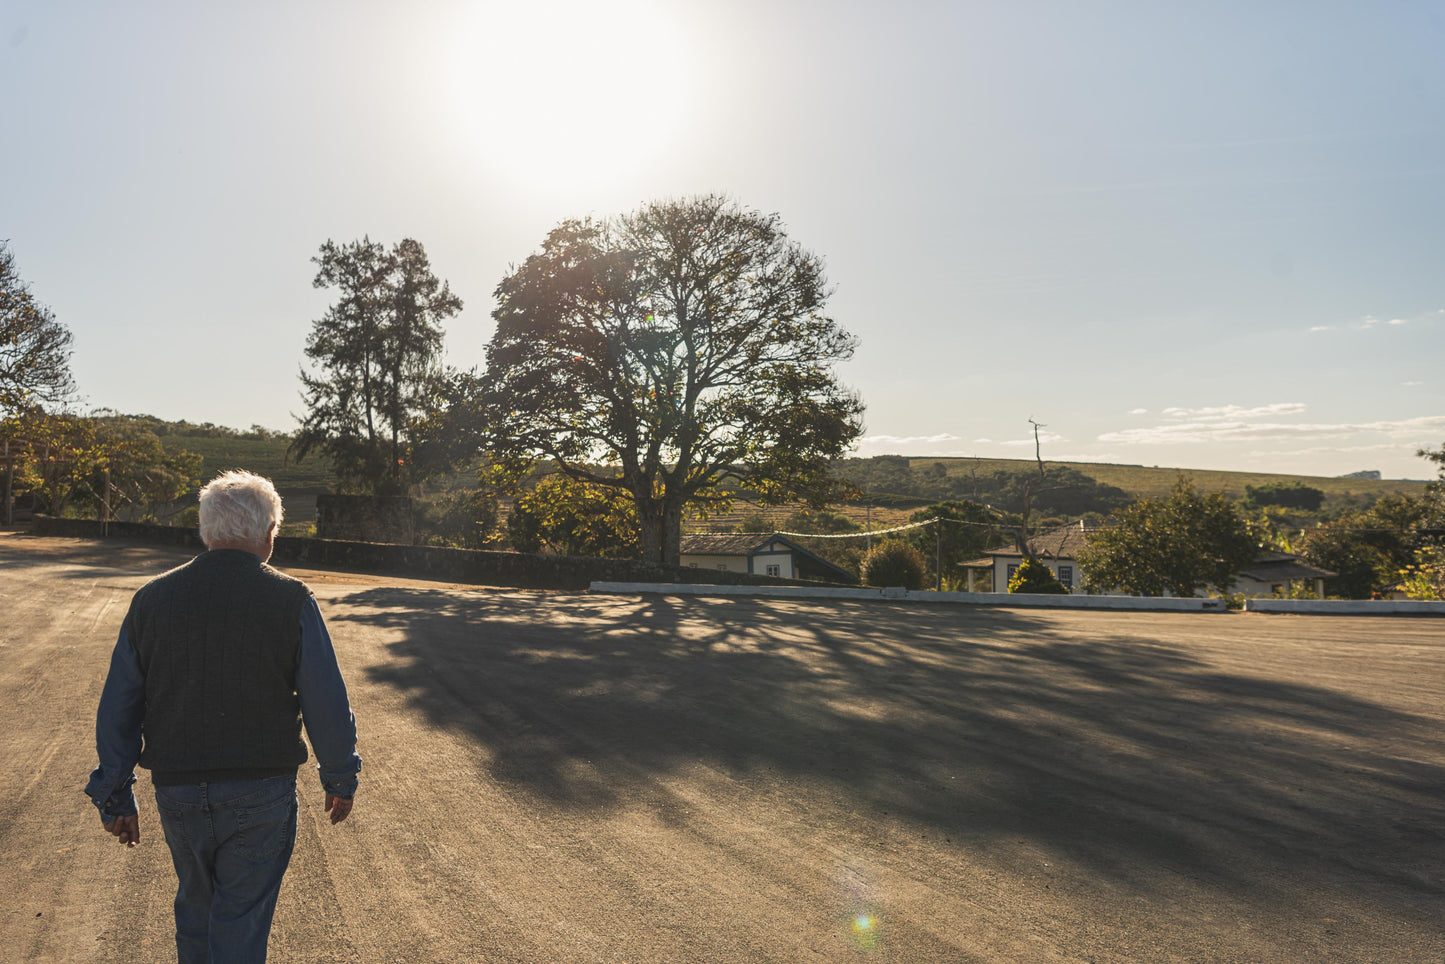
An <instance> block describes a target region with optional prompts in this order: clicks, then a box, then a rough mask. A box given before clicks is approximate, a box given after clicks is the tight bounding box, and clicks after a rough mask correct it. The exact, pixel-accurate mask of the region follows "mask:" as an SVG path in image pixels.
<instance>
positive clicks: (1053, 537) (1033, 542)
mask: <svg viewBox="0 0 1445 964" xmlns="http://www.w3.org/2000/svg"><path fill="white" fill-rule="evenodd" d="M1101 528H1103V526H1099V525H1095V524H1093V523H1086V522H1071V523H1069V524H1068V525H1066V526H1059V527H1058V528H1056V529H1050V530H1049V531H1048V532H1040V533H1039V534H1038V535H1036V536H1034V537H1033V538H1032V539H1030V540H1029V548H1031V549H1033V551H1034V555H1036V556H1038V557H1039V558H1041V559H1073V558H1075V557H1076V556H1078V554H1079V550H1081V549H1083V548H1084V546H1085V545H1087V544H1088V540H1089V534H1090V533H1092V532H1098V531H1099V530H1100V529H1101ZM988 554H989V555H990V556H1017V555H1021V553H1020V552H1019V551H1018V549H1016V548H1015V547H1013V546H1011V545H1010V546H1000V547H999V548H997V549H990V550H989V551H988ZM986 561H987V560H984V559H978V560H975V561H974V562H967V563H964V565H966V566H972V565H974V564H975V563H983V562H986Z"/></svg>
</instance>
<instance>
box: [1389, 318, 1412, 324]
mask: <svg viewBox="0 0 1445 964" xmlns="http://www.w3.org/2000/svg"><path fill="white" fill-rule="evenodd" d="M1409 323H1410V322H1409V321H1407V320H1405V319H1404V318H1391V319H1390V324H1392V325H1408V324H1409Z"/></svg>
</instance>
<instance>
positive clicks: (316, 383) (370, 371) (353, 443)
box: [291, 238, 462, 494]
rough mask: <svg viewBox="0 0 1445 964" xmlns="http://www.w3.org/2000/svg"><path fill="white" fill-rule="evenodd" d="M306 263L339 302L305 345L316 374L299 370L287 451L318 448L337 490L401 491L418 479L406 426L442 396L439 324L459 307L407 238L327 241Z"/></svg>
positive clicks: (296, 452) (300, 453) (303, 452)
mask: <svg viewBox="0 0 1445 964" xmlns="http://www.w3.org/2000/svg"><path fill="white" fill-rule="evenodd" d="M312 261H314V262H315V263H316V265H317V273H316V279H315V281H314V284H315V286H316V287H317V288H334V289H336V291H337V294H338V297H337V301H336V303H335V304H333V305H332V306H331V307H330V308H329V309H327V312H326V314H325V315H324V316H322V317H321V318H320V319H318V320H317V321H316V322H315V323H314V324H313V325H312V329H311V335H310V337H309V338H308V339H307V342H306V355H307V357H308V358H310V359H311V361H312V362H313V363H314V365H315V368H314V370H313V371H312V372H307V371H306V370H305V369H303V370H302V372H301V383H302V386H303V387H304V391H303V392H302V397H303V399H304V400H305V402H306V408H307V411H306V415H305V417H304V418H302V419H300V421H301V428H300V430H299V431H298V432H297V433H296V437H295V439H294V440H293V442H292V444H291V452H292V454H294V455H295V456H296V458H298V459H301V458H305V457H306V455H307V454H308V453H309V452H311V451H312V450H313V449H320V450H321V451H323V452H325V453H326V454H327V455H328V456H330V457H331V459H332V462H333V464H334V465H335V468H336V474H337V479H338V482H339V483H340V485H341V487H342V488H343V489H346V488H352V489H360V490H363V491H370V492H373V493H377V494H397V493H400V492H402V491H404V490H405V489H406V487H407V486H408V485H409V484H411V483H412V482H415V481H417V480H418V474H419V473H418V471H417V468H416V460H415V458H414V454H415V453H414V449H415V448H416V439H415V437H414V432H413V428H414V426H415V425H416V423H417V421H418V420H419V419H421V418H423V417H424V416H425V414H426V413H427V411H428V409H429V407H430V402H431V399H432V396H433V395H434V394H435V393H436V392H437V391H439V390H440V382H439V378H440V374H441V356H442V323H443V322H445V321H446V319H448V318H450V317H452V316H453V315H455V314H456V313H457V312H459V311H461V309H462V301H461V299H460V298H458V297H457V296H456V295H454V294H452V292H451V289H450V288H449V287H448V286H447V283H446V282H445V281H442V280H440V279H438V278H437V277H436V275H435V274H433V273H432V270H431V264H430V262H429V261H428V260H427V255H426V249H425V248H423V247H422V245H421V243H420V242H418V241H414V240H412V239H411V238H407V239H405V240H403V241H401V242H399V243H397V244H396V245H394V246H392V247H391V248H390V249H388V248H386V247H385V246H384V245H382V244H379V243H377V242H374V241H372V240H371V239H370V238H362V239H361V240H360V241H353V242H351V243H349V244H336V243H335V242H333V241H327V242H326V243H325V244H323V245H322V246H321V253H320V254H319V255H317V256H316V257H315V258H313V259H312Z"/></svg>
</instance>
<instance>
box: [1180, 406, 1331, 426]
mask: <svg viewBox="0 0 1445 964" xmlns="http://www.w3.org/2000/svg"><path fill="white" fill-rule="evenodd" d="M1304 410H1305V404H1304V403H1303V402H1275V403H1274V404H1273V405H1256V406H1254V407H1252V408H1246V407H1245V406H1243V405H1216V406H1206V407H1204V408H1181V407H1178V406H1173V407H1170V408H1166V409H1164V411H1163V413H1162V414H1163V416H1164V417H1165V418H1169V419H1192V420H1194V421H1201V422H1207V421H1214V420H1217V419H1230V418H1261V417H1263V416H1266V415H1299V414H1300V413H1302V412H1303V411H1304Z"/></svg>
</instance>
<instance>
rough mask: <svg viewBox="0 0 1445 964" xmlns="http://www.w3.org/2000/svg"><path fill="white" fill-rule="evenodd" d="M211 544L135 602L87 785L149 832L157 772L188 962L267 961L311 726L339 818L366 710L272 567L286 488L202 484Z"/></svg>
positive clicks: (240, 478)
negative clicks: (144, 808)
mask: <svg viewBox="0 0 1445 964" xmlns="http://www.w3.org/2000/svg"><path fill="white" fill-rule="evenodd" d="M200 522H201V540H202V541H203V542H204V543H205V544H206V551H205V552H203V553H201V554H200V555H199V556H197V557H196V558H195V559H192V560H191V561H190V562H188V563H187V564H185V565H184V566H181V567H180V568H178V569H173V570H171V571H170V572H168V573H166V574H164V575H162V576H159V577H157V578H156V579H153V580H152V581H150V582H149V583H147V584H146V585H145V586H143V587H142V588H141V589H140V590H139V591H138V592H137V593H136V594H135V596H134V597H133V598H132V600H131V604H130V611H129V612H128V613H127V614H126V617H125V622H124V623H122V624H121V629H120V638H119V639H118V640H117V642H116V645H115V652H114V653H113V655H112V656H111V661H110V673H109V675H108V676H107V677H106V681H105V689H104V691H103V692H102V693H101V697H100V709H99V713H98V714H97V719H96V749H97V751H98V753H99V755H100V765H99V766H98V767H96V769H95V771H94V772H93V773H92V774H91V776H90V783H89V785H88V786H87V787H86V793H87V794H89V795H90V798H91V799H92V800H94V801H95V805H96V806H97V807H98V808H99V809H100V819H101V823H102V824H103V825H104V826H105V829H106V830H108V831H109V832H110V833H112V834H113V835H115V836H116V837H117V838H119V840H120V842H121V843H123V844H126V845H128V846H131V847H133V846H135V845H136V844H137V843H139V842H140V822H139V821H140V818H139V816H138V814H137V810H136V802H135V796H134V794H133V793H132V791H131V787H132V785H133V784H134V783H135V772H134V771H135V766H136V764H137V763H139V764H140V765H141V766H143V767H145V768H146V769H148V770H150V771H151V782H152V783H153V784H154V785H155V794H156V810H157V811H158V812H159V814H160V823H161V828H162V830H164V832H165V836H166V843H167V844H168V845H169V846H170V850H171V860H172V862H173V863H174V864H175V869H176V877H177V878H178V880H179V886H178V887H177V890H176V902H175V910H176V948H177V951H178V953H179V958H180V964H205V962H210V964H222V962H236V964H242V962H245V964H249V962H260V961H265V960H266V942H267V939H268V938H269V936H270V933H271V917H272V914H273V913H274V912H275V910H276V898H277V895H278V894H279V893H280V890H281V878H282V876H283V875H284V874H285V873H286V867H287V865H288V864H289V863H290V861H291V851H292V848H293V847H294V846H295V843H296V814H297V802H296V770H297V767H299V766H300V765H301V764H302V763H304V762H306V757H307V754H306V745H305V744H304V743H303V742H302V741H301V726H302V721H303V720H304V721H305V725H306V733H307V735H308V736H309V737H310V740H311V747H312V749H313V750H314V751H315V753H316V758H317V762H318V765H319V769H320V773H321V786H322V789H323V790H324V792H325V800H326V802H325V807H326V810H327V811H328V812H329V813H330V814H331V822H332V823H333V824H337V823H340V822H341V821H342V820H345V819H346V817H347V815H348V814H349V813H350V812H351V805H352V799H353V797H354V796H355V795H356V780H357V773H358V772H359V771H360V770H361V757H360V756H358V755H357V753H356V720H355V717H354V716H353V715H352V713H351V706H350V703H349V701H348V699H347V695H346V684H345V682H344V681H343V680H342V678H341V670H340V668H339V667H338V666H337V664H336V653H335V651H334V650H333V649H332V646H331V638H330V636H329V635H328V634H327V632H326V626H325V624H324V623H323V622H322V619H321V611H320V610H319V609H318V608H317V606H316V600H315V598H314V597H313V596H312V595H311V591H310V590H309V589H307V588H306V585H305V584H304V583H302V582H301V581H299V580H297V579H292V578H291V577H290V576H286V575H283V574H281V573H280V572H278V571H276V570H275V569H273V568H271V567H270V566H268V565H266V560H268V559H269V558H270V557H271V549H272V546H273V545H274V540H275V536H276V529H277V526H279V525H280V524H281V498H280V496H278V495H277V494H276V490H275V488H273V487H272V485H271V482H270V481H269V480H267V479H263V478H261V477H259V476H256V475H251V474H250V473H248V472H227V473H225V474H224V475H221V476H219V477H218V478H216V479H215V480H214V481H212V482H211V483H210V484H209V485H207V486H206V487H205V488H204V489H202V490H201V507H200Z"/></svg>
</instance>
